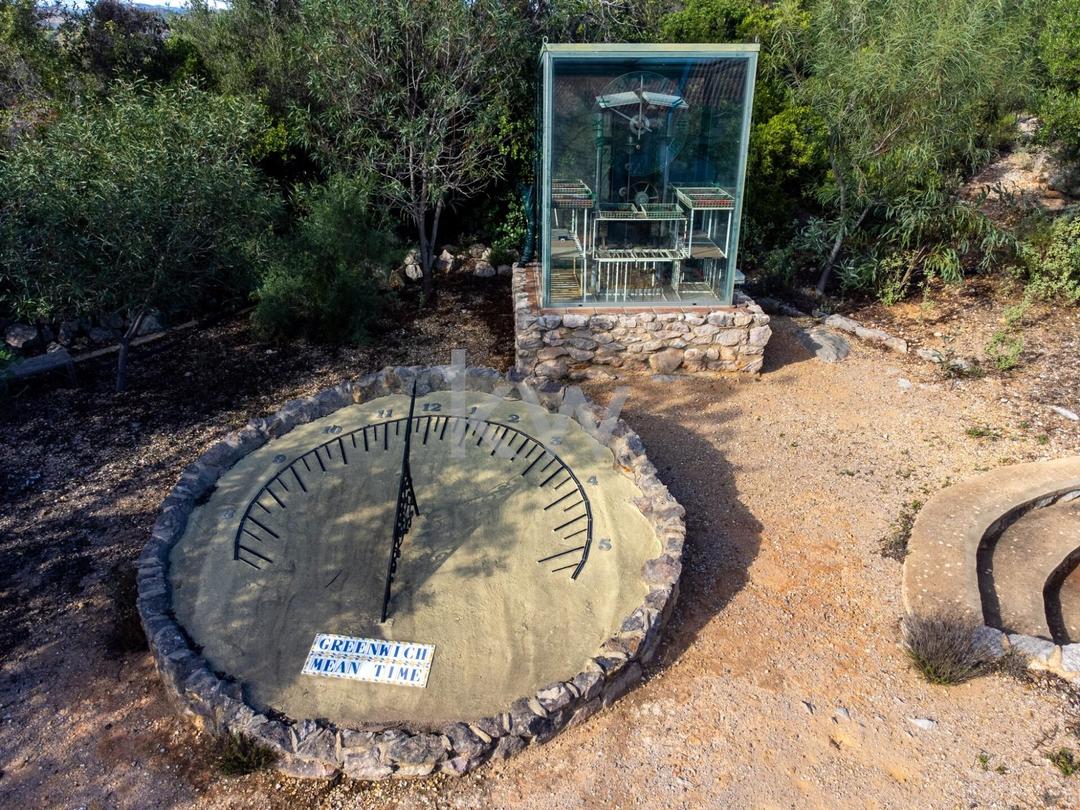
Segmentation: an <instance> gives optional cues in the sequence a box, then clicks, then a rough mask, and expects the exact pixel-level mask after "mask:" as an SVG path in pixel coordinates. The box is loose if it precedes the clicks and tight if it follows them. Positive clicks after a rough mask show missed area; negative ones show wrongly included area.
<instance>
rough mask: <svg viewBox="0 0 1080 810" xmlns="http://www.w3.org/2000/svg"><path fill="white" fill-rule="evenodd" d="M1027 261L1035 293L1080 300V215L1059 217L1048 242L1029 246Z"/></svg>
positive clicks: (1043, 295)
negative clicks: (1042, 244) (1043, 244)
mask: <svg viewBox="0 0 1080 810" xmlns="http://www.w3.org/2000/svg"><path fill="white" fill-rule="evenodd" d="M1025 264H1026V266H1027V272H1028V290H1029V292H1030V293H1031V294H1032V295H1034V296H1037V297H1039V298H1047V299H1052V298H1056V299H1059V300H1062V301H1065V302H1067V303H1070V304H1076V303H1080V216H1074V217H1071V218H1062V219H1059V220H1057V221H1056V222H1055V223H1054V224H1053V226H1052V227H1051V228H1050V233H1049V238H1048V240H1047V243H1046V244H1045V246H1040V245H1038V244H1035V245H1032V246H1031V247H1029V248H1028V249H1027V251H1026V256H1025Z"/></svg>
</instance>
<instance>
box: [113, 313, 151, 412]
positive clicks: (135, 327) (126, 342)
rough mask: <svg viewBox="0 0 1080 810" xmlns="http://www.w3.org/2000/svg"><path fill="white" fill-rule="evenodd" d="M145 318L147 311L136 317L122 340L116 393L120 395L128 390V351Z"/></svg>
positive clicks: (117, 367)
mask: <svg viewBox="0 0 1080 810" xmlns="http://www.w3.org/2000/svg"><path fill="white" fill-rule="evenodd" d="M145 317H146V310H145V309H141V310H139V314H138V315H136V316H135V320H133V321H132V322H131V326H129V327H128V328H127V331H126V332H124V336H123V337H122V338H120V352H119V353H118V354H117V356H116V393H118V394H122V393H124V389H125V388H127V363H128V349H130V348H131V339H132V338H133V337H135V335H137V334H138V333H139V327H140V326H142V322H143V318H145Z"/></svg>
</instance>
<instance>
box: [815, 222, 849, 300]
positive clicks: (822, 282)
mask: <svg viewBox="0 0 1080 810" xmlns="http://www.w3.org/2000/svg"><path fill="white" fill-rule="evenodd" d="M843 244H844V226H843V225H841V226H840V230H839V231H837V233H836V239H835V240H834V241H833V246H832V250H830V251H829V258H827V259H826V260H825V264H824V266H823V267H822V268H821V275H820V276H818V282H817V294H818V295H824V294H825V288H826V287H827V286H829V277H830V276H831V275H832V269H833V264H835V262H836V257H837V256H839V255H840V248H841V247H842V246H843Z"/></svg>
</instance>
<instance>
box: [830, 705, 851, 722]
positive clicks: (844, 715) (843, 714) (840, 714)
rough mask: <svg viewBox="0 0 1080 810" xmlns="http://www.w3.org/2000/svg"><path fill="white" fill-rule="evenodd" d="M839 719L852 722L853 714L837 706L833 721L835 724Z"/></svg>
mask: <svg viewBox="0 0 1080 810" xmlns="http://www.w3.org/2000/svg"><path fill="white" fill-rule="evenodd" d="M837 718H839V719H841V720H850V719H851V712H849V711H848V710H847V709H845V708H844V707H843V706H837V707H836V708H835V709H834V710H833V721H834V722H835V721H836V719H837Z"/></svg>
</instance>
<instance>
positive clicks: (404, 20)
mask: <svg viewBox="0 0 1080 810" xmlns="http://www.w3.org/2000/svg"><path fill="white" fill-rule="evenodd" d="M301 14H302V18H303V22H302V25H303V26H304V37H303V42H304V47H305V48H306V50H307V59H306V62H307V70H308V89H309V92H310V96H311V105H312V109H311V110H310V111H307V110H305V111H304V114H303V116H302V119H303V120H304V121H305V122H307V123H308V129H307V133H308V134H307V136H306V137H307V139H308V146H309V148H311V149H312V150H313V151H314V152H315V153H316V154H318V155H319V156H320V159H321V160H322V161H323V162H324V164H325V165H326V166H327V167H328V168H329V169H332V170H333V171H336V172H339V173H343V174H346V175H349V174H351V175H364V174H366V175H371V176H372V177H374V178H375V179H376V180H377V183H378V184H377V187H376V194H378V195H380V196H381V197H382V198H384V199H386V200H388V201H389V202H390V203H391V204H392V205H393V206H394V207H395V208H396V209H397V210H398V211H399V212H400V213H401V214H403V215H404V216H405V217H406V218H407V219H408V221H409V222H410V223H411V225H412V226H413V227H414V228H415V231H416V235H417V238H418V239H419V245H420V259H421V264H422V267H423V271H424V293H425V298H430V295H431V294H432V293H433V283H432V266H433V263H434V253H435V246H436V245H437V243H438V233H439V220H440V218H441V216H442V214H443V211H444V210H445V209H446V207H447V206H448V205H452V204H454V203H456V202H459V201H461V200H465V199H468V198H470V197H474V196H475V195H477V194H479V193H480V192H481V191H482V190H483V189H485V188H486V187H487V186H489V184H490V183H491V182H492V181H493V180H495V179H498V178H499V177H501V176H502V173H503V170H504V166H505V155H504V153H503V150H501V149H500V143H499V133H500V131H501V125H500V122H501V121H502V120H503V119H504V118H505V116H507V115H508V114H509V110H510V104H511V99H512V96H513V92H514V88H515V86H516V83H517V82H519V81H520V80H521V79H520V76H521V72H520V71H519V70H518V69H517V68H516V65H514V66H511V65H510V63H512V62H515V61H516V60H518V59H520V58H522V53H521V49H520V48H518V46H517V41H518V33H517V31H518V29H519V28H520V25H519V24H517V20H516V19H515V17H514V15H513V14H512V13H511V10H510V9H509V7H508V6H507V5H505V4H504V3H502V2H500V0H370V1H369V2H364V3H356V2H350V0H307V2H305V3H304V5H303V8H302V12H301Z"/></svg>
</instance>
